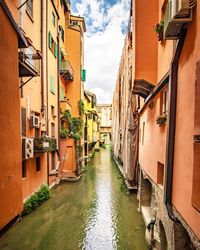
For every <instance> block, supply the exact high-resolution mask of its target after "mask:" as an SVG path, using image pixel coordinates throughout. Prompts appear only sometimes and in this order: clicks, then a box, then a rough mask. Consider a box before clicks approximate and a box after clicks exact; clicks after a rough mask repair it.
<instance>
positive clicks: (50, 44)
mask: <svg viewBox="0 0 200 250" xmlns="http://www.w3.org/2000/svg"><path fill="white" fill-rule="evenodd" d="M49 48H50V49H52V36H51V32H49Z"/></svg>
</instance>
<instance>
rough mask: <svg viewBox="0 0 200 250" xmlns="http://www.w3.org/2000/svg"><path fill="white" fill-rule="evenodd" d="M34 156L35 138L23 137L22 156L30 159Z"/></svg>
mask: <svg viewBox="0 0 200 250" xmlns="http://www.w3.org/2000/svg"><path fill="white" fill-rule="evenodd" d="M33 157H34V140H33V138H27V137H24V138H22V158H23V159H30V158H33Z"/></svg>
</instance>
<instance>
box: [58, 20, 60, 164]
mask: <svg viewBox="0 0 200 250" xmlns="http://www.w3.org/2000/svg"><path fill="white" fill-rule="evenodd" d="M59 36H60V32H59V26H58V19H57V46H58V49H57V51H58V55H57V82H58V84H57V91H58V103H57V105H58V152H57V153H58V160H59V161H60V53H59V48H60V37H59Z"/></svg>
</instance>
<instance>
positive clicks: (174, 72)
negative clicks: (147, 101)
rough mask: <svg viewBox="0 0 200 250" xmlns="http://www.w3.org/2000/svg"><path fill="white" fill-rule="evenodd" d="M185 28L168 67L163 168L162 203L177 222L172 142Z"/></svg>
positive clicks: (173, 139) (173, 140)
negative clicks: (173, 191)
mask: <svg viewBox="0 0 200 250" xmlns="http://www.w3.org/2000/svg"><path fill="white" fill-rule="evenodd" d="M186 34H187V29H183V30H182V32H181V35H180V39H179V41H178V45H177V47H176V50H175V54H174V57H173V60H172V65H171V69H170V80H169V102H168V111H169V112H168V113H169V114H168V123H167V125H168V126H167V145H166V169H165V176H166V181H165V189H164V203H165V205H166V208H167V211H168V215H169V217H170V219H171V220H173V221H174V222H178V219H177V218H176V217H175V215H174V213H173V210H172V186H173V167H174V143H175V131H176V106H177V84H178V62H179V58H180V55H181V51H182V48H183V45H184V42H185V37H186Z"/></svg>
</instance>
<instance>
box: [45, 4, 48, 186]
mask: <svg viewBox="0 0 200 250" xmlns="http://www.w3.org/2000/svg"><path fill="white" fill-rule="evenodd" d="M48 82H49V79H48V0H46V100H47V101H46V112H45V113H46V135H47V136H48V135H49V121H48V116H49V114H48V110H49V100H48V99H49V98H48V95H49V86H48ZM47 185H48V186H49V153H48V152H47Z"/></svg>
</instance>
